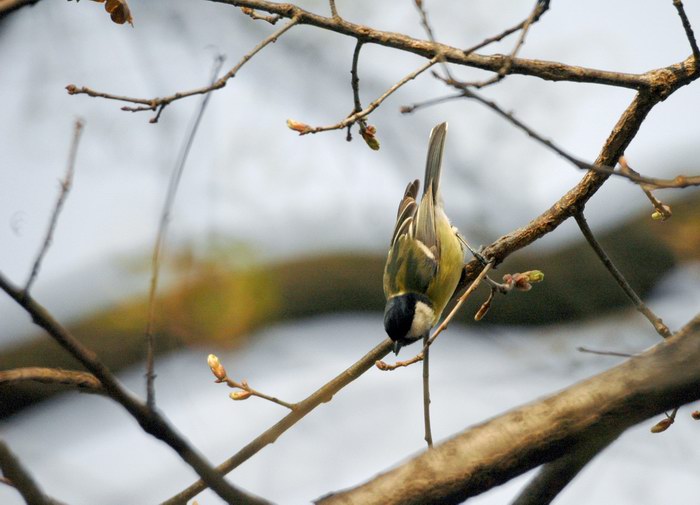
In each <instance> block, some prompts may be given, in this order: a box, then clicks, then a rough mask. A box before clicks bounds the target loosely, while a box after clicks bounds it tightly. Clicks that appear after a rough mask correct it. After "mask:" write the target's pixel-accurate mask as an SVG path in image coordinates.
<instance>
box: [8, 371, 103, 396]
mask: <svg viewBox="0 0 700 505" xmlns="http://www.w3.org/2000/svg"><path fill="white" fill-rule="evenodd" d="M26 381H32V382H41V383H42V384H60V385H63V386H72V387H75V388H78V389H81V390H87V391H90V392H93V393H104V390H103V388H102V384H101V383H100V381H99V380H98V379H97V378H96V377H95V376H94V375H93V374H91V373H87V372H80V371H77V370H62V369H60V368H42V367H26V368H15V369H12V370H0V384H13V383H17V382H26Z"/></svg>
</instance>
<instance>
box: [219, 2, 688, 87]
mask: <svg viewBox="0 0 700 505" xmlns="http://www.w3.org/2000/svg"><path fill="white" fill-rule="evenodd" d="M210 1H212V2H217V3H223V4H228V5H233V6H235V7H247V8H251V9H255V10H262V11H265V12H269V13H271V14H277V15H279V16H281V17H284V18H289V19H292V18H296V19H297V20H298V21H297V22H298V23H299V24H305V25H311V26H316V27H318V28H322V29H324V30H328V31H332V32H336V33H339V34H341V35H347V36H350V37H353V38H356V39H360V40H362V41H363V42H364V43H367V44H378V45H382V46H386V47H391V48H393V49H399V50H401V51H406V52H409V53H414V54H417V55H419V56H423V57H425V58H428V59H432V58H436V57H438V58H440V59H442V60H444V61H446V62H448V63H454V64H457V65H465V66H469V67H474V68H480V69H482V70H489V71H491V72H499V71H500V70H501V69H502V68H503V66H504V64H506V63H507V62H508V61H510V60H509V58H508V56H506V55H502V54H494V55H489V56H486V55H481V54H476V53H473V52H469V51H467V50H463V49H459V48H456V47H452V46H449V45H447V44H441V43H438V42H431V41H429V40H420V39H414V38H413V37H408V36H407V35H403V34H401V33H394V32H385V31H381V30H375V29H373V28H370V27H368V26H364V25H360V24H356V23H351V22H349V21H346V20H344V19H341V18H332V17H325V16H320V15H318V14H314V13H312V12H309V11H307V10H304V9H302V8H300V7H297V6H296V5H294V4H289V3H277V2H269V1H266V0H210ZM683 64H691V65H692V66H693V67H694V66H695V64H694V58H693V57H692V56H691V57H689V58H688V59H687V60H686V61H685V62H684V63H683ZM683 64H679V65H683ZM669 68H671V67H669ZM508 74H521V75H529V76H533V77H538V78H540V79H544V80H548V81H570V82H587V83H593V84H604V85H608V86H618V87H623V88H630V89H636V90H649V89H651V88H653V87H654V86H656V82H655V77H654V76H652V75H649V73H648V72H647V73H646V74H629V73H624V72H612V71H607V70H598V69H593V68H586V67H579V66H574V65H566V64H564V63H559V62H553V61H544V60H535V59H524V58H513V59H512V61H510V68H509V69H508Z"/></svg>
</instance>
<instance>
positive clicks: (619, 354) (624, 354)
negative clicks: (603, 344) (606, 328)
mask: <svg viewBox="0 0 700 505" xmlns="http://www.w3.org/2000/svg"><path fill="white" fill-rule="evenodd" d="M576 350H577V351H578V352H586V353H589V354H598V355H599V356H617V357H620V358H631V357H632V356H638V355H637V354H630V353H628V352H617V351H599V350H597V349H589V348H588V347H577V348H576Z"/></svg>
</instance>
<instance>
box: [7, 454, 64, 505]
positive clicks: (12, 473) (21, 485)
mask: <svg viewBox="0 0 700 505" xmlns="http://www.w3.org/2000/svg"><path fill="white" fill-rule="evenodd" d="M0 469H1V470H2V474H3V476H4V477H5V478H6V479H8V480H9V482H10V483H11V485H12V486H13V487H14V488H15V489H17V491H19V493H20V494H21V495H22V498H24V500H25V501H26V502H27V505H61V503H60V502H58V501H56V500H54V499H53V498H50V497H48V496H46V495H45V494H44V493H43V491H42V490H41V488H40V487H39V485H38V484H37V483H36V482H34V479H33V478H32V476H31V475H30V474H29V472H27V470H26V469H25V468H24V466H22V464H21V463H20V462H19V460H18V459H17V457H16V456H15V455H14V454H12V451H10V449H9V448H8V447H7V445H5V443H4V442H3V441H1V440H0Z"/></svg>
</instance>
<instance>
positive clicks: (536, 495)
mask: <svg viewBox="0 0 700 505" xmlns="http://www.w3.org/2000/svg"><path fill="white" fill-rule="evenodd" d="M618 436H619V433H616V432H614V431H613V432H612V433H610V434H608V435H607V436H601V437H598V438H596V439H593V440H587V441H586V442H584V443H582V444H581V445H580V446H579V447H575V448H574V449H572V450H571V452H569V453H568V454H565V455H564V456H562V457H561V458H559V459H556V460H554V461H552V462H550V463H546V464H545V465H543V466H542V468H541V469H540V471H539V473H538V474H537V475H536V476H535V477H534V478H533V479H532V480H531V481H530V482H529V483H528V485H527V486H525V488H524V489H523V490H522V491H521V492H520V495H519V496H518V497H517V498H516V499H515V501H513V503H512V504H511V505H548V504H549V503H551V502H552V500H554V498H556V497H557V495H558V494H559V493H561V491H562V490H563V489H564V488H565V487H566V486H567V485H568V484H569V483H570V482H571V481H572V480H573V479H574V477H576V476H577V475H578V474H579V472H580V471H581V470H583V467H585V466H586V465H587V464H588V463H590V462H591V460H592V459H593V458H595V457H596V456H597V455H598V454H600V453H601V452H602V451H603V450H605V448H606V447H608V446H609V445H610V444H612V443H613V442H614V441H615V440H616V439H617V437H618Z"/></svg>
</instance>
